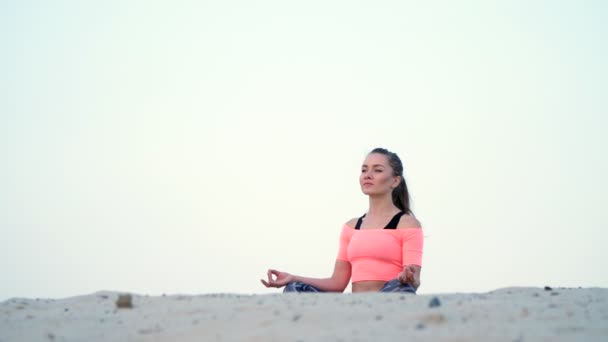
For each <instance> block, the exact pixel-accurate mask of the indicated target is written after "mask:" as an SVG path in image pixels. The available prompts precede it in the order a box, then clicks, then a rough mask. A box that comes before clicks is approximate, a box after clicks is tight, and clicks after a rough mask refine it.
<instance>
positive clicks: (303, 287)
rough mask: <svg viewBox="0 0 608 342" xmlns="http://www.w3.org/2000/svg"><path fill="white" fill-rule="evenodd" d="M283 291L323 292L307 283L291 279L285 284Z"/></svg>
mask: <svg viewBox="0 0 608 342" xmlns="http://www.w3.org/2000/svg"><path fill="white" fill-rule="evenodd" d="M283 292H324V291H321V290H319V289H318V288H316V287H314V286H312V285H308V284H306V283H302V282H299V281H292V282H291V283H288V284H287V285H285V288H284V289H283Z"/></svg>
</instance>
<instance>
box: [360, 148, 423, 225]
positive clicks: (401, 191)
mask: <svg viewBox="0 0 608 342" xmlns="http://www.w3.org/2000/svg"><path fill="white" fill-rule="evenodd" d="M370 153H380V154H384V155H385V156H386V158H387V159H388V163H389V165H390V166H391V168H392V169H393V176H395V177H397V176H399V177H401V182H400V183H399V185H398V186H397V187H396V188H394V189H393V194H392V195H393V204H395V206H396V207H397V208H399V209H401V211H403V212H405V213H406V214H410V215H414V213H413V212H412V210H411V209H410V193H409V191H408V190H407V184H405V177H403V164H402V163H401V159H399V156H398V155H397V154H396V153H394V152H390V151H389V150H387V149H385V148H381V147H378V148H375V149H373V150H372V151H371V152H370Z"/></svg>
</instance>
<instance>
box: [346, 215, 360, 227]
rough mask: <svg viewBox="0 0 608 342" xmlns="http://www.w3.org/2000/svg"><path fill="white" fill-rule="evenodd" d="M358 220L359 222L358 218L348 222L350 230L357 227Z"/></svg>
mask: <svg viewBox="0 0 608 342" xmlns="http://www.w3.org/2000/svg"><path fill="white" fill-rule="evenodd" d="M357 220H359V218H358V217H355V218H352V219H350V220H348V222H346V225H347V226H349V227H350V228H353V229H354V228H355V226H356V225H357Z"/></svg>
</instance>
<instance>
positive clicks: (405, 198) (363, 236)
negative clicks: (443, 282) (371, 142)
mask: <svg viewBox="0 0 608 342" xmlns="http://www.w3.org/2000/svg"><path fill="white" fill-rule="evenodd" d="M359 183H360V185H361V190H362V191H363V193H364V194H365V195H367V196H368V197H369V209H368V211H367V213H365V214H364V215H363V216H361V217H359V218H353V219H351V220H350V221H348V222H346V223H345V224H344V226H343V227H342V232H341V233H340V248H339V251H338V256H337V258H336V263H335V266H334V272H333V274H332V276H331V277H329V278H308V277H302V276H297V275H292V274H290V273H287V272H281V271H277V270H274V269H269V270H268V273H267V276H268V280H264V279H260V281H261V282H262V284H264V286H266V287H283V286H285V288H284V290H283V292H344V290H345V289H346V286H347V285H348V283H349V281H351V277H352V292H369V291H378V292H406V293H413V294H415V293H416V290H417V289H418V287H419V286H420V270H421V265H422V249H423V235H422V229H421V227H420V222H418V220H417V219H416V218H415V217H414V215H413V213H412V211H411V210H410V199H409V192H408V189H407V185H406V183H405V179H404V177H403V165H402V163H401V160H400V159H399V157H398V156H397V154H395V153H393V152H389V151H387V150H386V149H383V148H376V149H374V150H372V151H371V152H370V153H369V154H368V155H367V157H366V158H365V161H364V162H363V165H362V166H361V175H360V177H359Z"/></svg>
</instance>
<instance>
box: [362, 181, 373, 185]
mask: <svg viewBox="0 0 608 342" xmlns="http://www.w3.org/2000/svg"><path fill="white" fill-rule="evenodd" d="M366 185H374V184H373V183H369V182H366V183H363V186H366Z"/></svg>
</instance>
